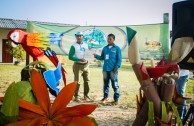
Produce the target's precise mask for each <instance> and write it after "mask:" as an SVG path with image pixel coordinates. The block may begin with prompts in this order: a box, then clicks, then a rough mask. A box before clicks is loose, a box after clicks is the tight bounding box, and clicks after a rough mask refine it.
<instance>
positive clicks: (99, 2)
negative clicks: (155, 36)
mask: <svg viewBox="0 0 194 126" xmlns="http://www.w3.org/2000/svg"><path fill="white" fill-rule="evenodd" d="M178 1H180V0H0V5H1V7H0V18H12V19H21V20H33V21H44V22H57V23H67V24H78V25H86V24H87V25H109V26H110V25H139V24H151V23H161V22H163V13H170V20H171V11H172V4H173V3H174V2H178Z"/></svg>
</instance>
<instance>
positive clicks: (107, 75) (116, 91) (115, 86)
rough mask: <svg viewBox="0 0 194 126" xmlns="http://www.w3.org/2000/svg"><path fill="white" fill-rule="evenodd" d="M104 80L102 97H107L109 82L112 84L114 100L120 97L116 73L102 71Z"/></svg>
mask: <svg viewBox="0 0 194 126" xmlns="http://www.w3.org/2000/svg"><path fill="white" fill-rule="evenodd" d="M103 78H104V97H108V95H109V86H110V81H111V83H112V88H113V90H114V100H118V99H119V96H120V90H119V85H118V72H117V73H115V74H114V73H113V71H103Z"/></svg>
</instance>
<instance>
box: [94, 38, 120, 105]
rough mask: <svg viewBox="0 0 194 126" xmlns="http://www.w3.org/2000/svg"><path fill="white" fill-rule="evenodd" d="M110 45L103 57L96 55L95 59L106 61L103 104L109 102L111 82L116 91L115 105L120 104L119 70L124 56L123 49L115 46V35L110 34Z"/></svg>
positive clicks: (104, 49) (103, 51)
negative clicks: (122, 54)
mask: <svg viewBox="0 0 194 126" xmlns="http://www.w3.org/2000/svg"><path fill="white" fill-rule="evenodd" d="M107 41H108V45H107V46H105V47H104V48H103V50H102V54H101V55H97V54H94V57H95V58H96V59H98V60H104V66H103V80H104V98H103V99H102V100H101V101H102V102H105V101H107V98H108V95H109V85H110V81H111V83H112V88H113V90H114V103H115V104H118V100H119V96H120V90H119V85H118V68H120V66H121V62H122V56H121V49H120V48H119V47H118V46H117V45H115V44H114V41H115V35H114V34H109V35H108V38H107Z"/></svg>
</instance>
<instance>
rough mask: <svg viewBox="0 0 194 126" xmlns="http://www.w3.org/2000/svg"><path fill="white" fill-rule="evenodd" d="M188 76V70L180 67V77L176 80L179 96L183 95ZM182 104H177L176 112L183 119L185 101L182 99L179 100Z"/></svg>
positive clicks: (185, 112)
mask: <svg viewBox="0 0 194 126" xmlns="http://www.w3.org/2000/svg"><path fill="white" fill-rule="evenodd" d="M188 76H189V70H185V69H181V70H180V78H179V79H177V80H176V89H177V92H178V94H179V95H180V96H182V97H184V95H185V89H186V84H187V80H188ZM181 104H183V105H184V106H178V108H177V109H178V112H179V116H180V118H181V119H183V118H184V117H185V116H186V114H187V107H186V101H185V100H183V101H182V102H181Z"/></svg>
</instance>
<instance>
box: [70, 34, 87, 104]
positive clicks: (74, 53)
mask: <svg viewBox="0 0 194 126" xmlns="http://www.w3.org/2000/svg"><path fill="white" fill-rule="evenodd" d="M75 37H76V40H77V42H76V43H75V44H73V45H72V46H71V48H70V51H69V59H70V60H72V61H74V64H73V73H74V81H77V82H78V84H77V87H76V91H75V94H74V97H75V101H77V102H79V101H80V99H79V97H78V96H79V95H78V92H79V88H80V75H82V77H83V80H84V99H85V100H91V99H90V98H89V96H88V93H89V81H90V78H89V66H88V61H87V60H85V59H84V54H85V50H86V49H88V45H87V44H85V43H83V42H82V40H83V33H82V32H77V33H76V34H75Z"/></svg>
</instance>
